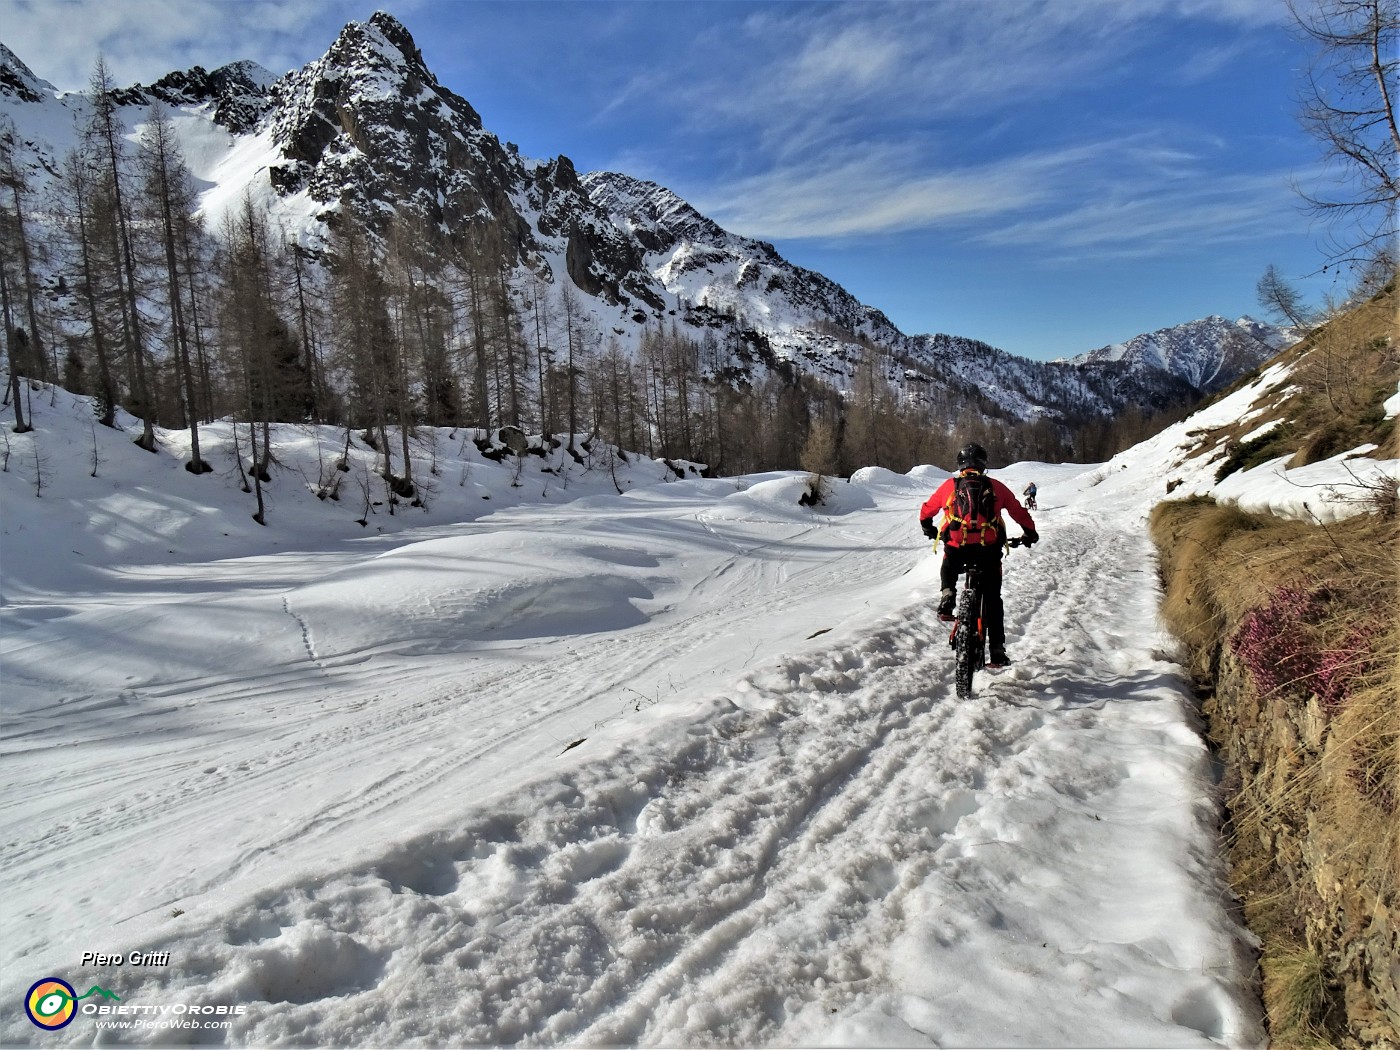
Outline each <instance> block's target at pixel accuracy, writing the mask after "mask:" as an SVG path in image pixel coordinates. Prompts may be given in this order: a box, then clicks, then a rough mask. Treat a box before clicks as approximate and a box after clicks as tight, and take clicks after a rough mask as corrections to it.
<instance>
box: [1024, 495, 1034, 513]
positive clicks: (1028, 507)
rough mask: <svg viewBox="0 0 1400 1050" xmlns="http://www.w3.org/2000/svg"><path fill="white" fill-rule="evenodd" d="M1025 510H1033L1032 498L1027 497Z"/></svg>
mask: <svg viewBox="0 0 1400 1050" xmlns="http://www.w3.org/2000/svg"><path fill="white" fill-rule="evenodd" d="M1026 510H1035V497H1034V496H1027V497H1026Z"/></svg>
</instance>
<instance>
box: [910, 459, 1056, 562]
mask: <svg viewBox="0 0 1400 1050" xmlns="http://www.w3.org/2000/svg"><path fill="white" fill-rule="evenodd" d="M963 473H964V474H966V473H974V472H969V471H963ZM955 480H956V479H955V478H949V479H948V480H947V481H945V482H944V483H943V484H942V485H939V486H938V490H937V491H936V492H934V494H933V495H932V496H930V497H929V498H928V500H927V502H925V503H924V505H923V506H922V507H920V508H919V520H920V521H921V522H922V521H931V520H932V519H933V516H934V515H935V514H937V513H938V512H939V511H940V510H941V511H944V512H945V518H944V524H945V525H946V524H947V519H948V518H950V517H952V515H951V514H948V513H947V511H948V504H949V503H951V502H952V500H953V483H954V481H955ZM987 480H988V481H990V482H991V483H992V492H993V493H994V494H995V495H996V517H997V524H998V526H1001V514H1002V511H1005V512H1006V513H1008V514H1010V515H1011V518H1012V520H1013V521H1015V522H1016V524H1017V525H1019V526H1021V528H1022V529H1030V530H1031V531H1032V532H1033V531H1035V521H1034V520H1033V519H1032V518H1031V514H1030V511H1028V510H1026V508H1025V507H1023V506H1021V503H1020V501H1019V500H1018V499H1017V498H1016V497H1015V495H1013V494H1012V492H1011V490H1010V489H1009V488H1007V487H1006V486H1005V485H1003V484H1002V483H1001V482H1000V481H998V480H997V479H996V478H987ZM998 532H999V533H1001V534H1005V532H1006V529H1005V527H1004V526H1001V527H1000V528H999V529H998ZM943 542H944V543H945V544H947V545H948V546H949V547H961V546H962V545H963V542H964V537H963V534H962V528H961V526H959V525H954V526H953V527H952V528H951V529H950V530H949V531H948V535H947V536H945V537H944V538H943ZM966 542H968V543H972V544H978V543H988V542H993V543H998V544H999V543H1000V542H1001V536H1000V535H999V536H998V537H997V538H996V539H995V540H990V539H988V540H980V539H978V538H977V537H976V536H974V537H973V538H971V539H969V540H967V541H966Z"/></svg>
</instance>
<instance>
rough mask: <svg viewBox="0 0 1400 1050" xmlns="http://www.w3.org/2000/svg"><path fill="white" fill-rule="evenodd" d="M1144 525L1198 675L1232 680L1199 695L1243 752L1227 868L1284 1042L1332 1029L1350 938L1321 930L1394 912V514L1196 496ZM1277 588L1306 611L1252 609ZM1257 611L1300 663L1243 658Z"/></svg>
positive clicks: (1399, 606) (1398, 698) (1220, 731)
mask: <svg viewBox="0 0 1400 1050" xmlns="http://www.w3.org/2000/svg"><path fill="white" fill-rule="evenodd" d="M1152 530H1153V537H1154V539H1155V540H1156V542H1157V545H1158V548H1159V550H1160V555H1161V564H1162V572H1163V582H1164V587H1165V591H1166V594H1165V600H1164V603H1163V615H1164V617H1165V619H1166V620H1167V622H1168V623H1169V625H1170V626H1171V627H1172V629H1173V630H1174V631H1175V633H1176V634H1177V635H1178V637H1180V638H1181V639H1182V641H1183V642H1185V643H1186V646H1187V648H1188V651H1189V653H1190V660H1191V664H1192V667H1193V670H1194V672H1195V673H1196V674H1197V676H1198V677H1199V678H1200V679H1201V680H1202V681H1203V682H1205V683H1209V686H1210V687H1211V688H1212V689H1213V688H1214V687H1215V685H1216V684H1218V683H1222V675H1223V676H1225V677H1226V678H1229V679H1231V684H1230V686H1229V688H1230V689H1231V690H1232V695H1231V696H1230V698H1229V700H1228V702H1227V701H1226V700H1224V699H1223V698H1220V697H1214V698H1212V699H1211V700H1208V701H1207V703H1206V711H1207V715H1208V718H1209V720H1210V733H1211V736H1212V738H1213V739H1214V740H1215V741H1216V742H1217V744H1218V745H1220V746H1221V747H1222V748H1223V749H1224V750H1225V752H1226V758H1227V763H1230V764H1232V765H1233V766H1234V767H1235V768H1232V769H1231V770H1230V772H1229V773H1228V774H1227V789H1228V791H1229V793H1230V795H1231V797H1230V798H1229V800H1228V806H1229V812H1230V826H1229V828H1228V829H1227V831H1228V845H1229V852H1230V859H1231V867H1232V879H1233V881H1234V882H1235V886H1236V890H1237V892H1239V893H1240V895H1241V897H1242V899H1243V900H1244V908H1245V915H1246V920H1247V922H1248V923H1249V925H1250V928H1251V929H1252V930H1253V931H1254V932H1255V933H1256V935H1258V936H1259V937H1260V939H1261V942H1262V945H1263V947H1262V949H1261V956H1262V958H1261V970H1262V974H1263V976H1264V990H1265V1000H1266V1009H1267V1011H1268V1014H1269V1018H1270V1025H1271V1028H1272V1031H1273V1035H1274V1038H1275V1041H1276V1045H1291V1046H1325V1045H1328V1044H1327V1042H1326V1039H1327V1038H1328V1037H1338V1038H1340V1037H1342V1036H1344V1035H1345V1032H1346V1026H1347V1019H1346V1017H1345V1016H1344V1010H1343V1008H1342V1002H1341V998H1342V997H1341V993H1340V991H1339V989H1340V987H1341V984H1342V981H1343V977H1344V975H1343V974H1341V973H1340V972H1333V969H1332V968H1333V967H1334V966H1339V965H1340V964H1337V960H1338V959H1339V958H1341V956H1342V955H1343V954H1345V953H1344V952H1342V951H1341V950H1340V949H1338V948H1337V946H1336V945H1335V944H1323V943H1319V942H1318V937H1317V936H1316V935H1317V931H1318V930H1320V929H1323V928H1335V929H1336V931H1337V932H1336V936H1337V937H1339V938H1340V939H1341V941H1342V942H1343V943H1344V942H1346V941H1347V939H1348V938H1351V939H1353V940H1354V939H1355V938H1357V937H1359V936H1361V935H1362V932H1363V927H1364V923H1365V921H1369V920H1368V919H1367V918H1366V917H1369V916H1370V915H1372V914H1374V913H1376V912H1377V911H1384V912H1386V913H1388V914H1391V915H1397V914H1400V559H1397V557H1396V551H1397V550H1400V525H1398V524H1397V522H1396V521H1395V520H1394V518H1390V519H1386V518H1384V517H1382V516H1381V515H1378V514H1377V515H1369V516H1360V517H1357V518H1352V519H1349V520H1347V521H1346V522H1344V523H1341V524H1338V525H1332V526H1327V527H1323V526H1318V525H1309V524H1305V523H1302V522H1297V521H1290V520H1284V519H1277V518H1272V517H1270V516H1268V515H1260V514H1249V513H1245V512H1243V511H1241V510H1239V509H1238V508H1237V507H1233V506H1229V505H1217V504H1215V503H1214V502H1213V501H1211V500H1209V499H1196V500H1190V501H1182V502H1177V503H1165V504H1162V505H1160V506H1159V507H1158V508H1157V509H1156V511H1155V512H1154V515H1153V522H1152ZM1290 589H1291V590H1290ZM1287 593H1292V594H1295V595H1306V596H1308V597H1309V604H1307V605H1306V606H1302V608H1305V610H1306V615H1301V616H1292V617H1289V616H1283V617H1275V618H1274V619H1267V618H1265V619H1259V613H1260V610H1268V609H1269V608H1270V607H1271V603H1274V604H1275V606H1276V605H1277V603H1278V599H1279V595H1280V594H1287ZM1298 607H1299V606H1295V607H1294V608H1298ZM1251 617H1254V618H1255V621H1254V622H1255V624H1256V627H1257V626H1258V624H1261V623H1262V624H1265V625H1266V626H1267V627H1268V629H1269V630H1271V631H1274V632H1275V635H1274V638H1273V640H1274V641H1279V640H1280V639H1281V640H1282V644H1281V646H1280V647H1279V648H1278V649H1269V648H1268V647H1267V646H1266V647H1265V649H1264V651H1265V652H1266V653H1273V652H1276V651H1284V650H1287V651H1289V652H1293V651H1295V650H1297V651H1301V653H1300V656H1299V659H1298V663H1297V665H1296V666H1297V667H1298V668H1299V670H1298V671H1297V672H1296V673H1295V672H1294V671H1293V670H1292V668H1293V667H1294V666H1295V665H1294V664H1293V663H1292V662H1291V661H1290V662H1288V663H1287V671H1286V673H1279V667H1280V666H1283V665H1282V664H1274V665H1271V666H1267V667H1266V666H1260V665H1259V663H1258V661H1257V660H1256V663H1255V665H1254V667H1253V668H1251V666H1250V660H1249V656H1250V655H1251V654H1250V653H1249V652H1247V651H1246V650H1244V649H1243V648H1241V647H1240V638H1241V637H1242V636H1243V635H1244V630H1245V625H1246V624H1248V623H1249V622H1250V618H1251ZM1256 636H1257V634H1256ZM1254 655H1256V656H1257V653H1256V654H1254ZM1324 671H1325V672H1326V674H1324V673H1323V672H1324ZM1327 674H1332V675H1334V676H1336V677H1335V678H1334V679H1333V684H1335V683H1336V682H1340V683H1342V686H1341V687H1340V688H1329V686H1328V683H1327V681H1325V678H1326V675H1327ZM1261 681H1262V682H1263V684H1261ZM1245 738H1248V739H1249V740H1250V741H1252V742H1253V743H1254V745H1255V753H1252V754H1248V755H1247V756H1246V755H1243V752H1244V751H1245V750H1246V748H1245V747H1244V745H1243V743H1242V741H1243V740H1244V739H1245ZM1260 740H1267V741H1269V748H1268V753H1266V754H1260V753H1258V747H1257V744H1258V741H1260ZM1319 989H1322V990H1323V992H1325V994H1324V995H1323V999H1322V1003H1321V1005H1319V1002H1318V1000H1317V995H1318V994H1320V993H1319ZM1395 1023H1396V1024H1397V1027H1400V1019H1395Z"/></svg>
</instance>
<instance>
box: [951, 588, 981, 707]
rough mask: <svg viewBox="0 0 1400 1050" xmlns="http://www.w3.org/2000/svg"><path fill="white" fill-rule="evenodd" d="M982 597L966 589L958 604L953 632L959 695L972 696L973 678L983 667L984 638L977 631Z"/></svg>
mask: <svg viewBox="0 0 1400 1050" xmlns="http://www.w3.org/2000/svg"><path fill="white" fill-rule="evenodd" d="M980 597H981V596H980V595H977V594H975V593H974V592H973V589H972V588H971V587H964V588H963V593H962V598H961V600H960V601H959V602H958V626H957V628H956V629H955V630H954V632H953V686H954V691H955V692H956V693H957V695H958V696H959V697H960V698H962V699H966V698H967V697H970V696H971V695H972V676H973V674H974V673H975V672H976V670H977V668H978V667H979V666H981V663H982V661H981V650H982V638H981V636H980V635H979V633H978V631H977V620H978V612H979V610H978V606H979V605H981V602H980V600H978V599H980Z"/></svg>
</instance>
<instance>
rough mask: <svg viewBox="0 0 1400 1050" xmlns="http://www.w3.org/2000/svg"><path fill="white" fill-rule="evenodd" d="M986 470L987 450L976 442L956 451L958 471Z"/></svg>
mask: <svg viewBox="0 0 1400 1050" xmlns="http://www.w3.org/2000/svg"><path fill="white" fill-rule="evenodd" d="M969 468H971V469H973V470H986V469H987V450H986V449H985V448H983V447H982V446H981V445H979V444H977V442H975V441H974V442H972V443H971V444H968V445H964V446H963V447H962V448H960V449H958V469H959V470H967V469H969Z"/></svg>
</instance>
